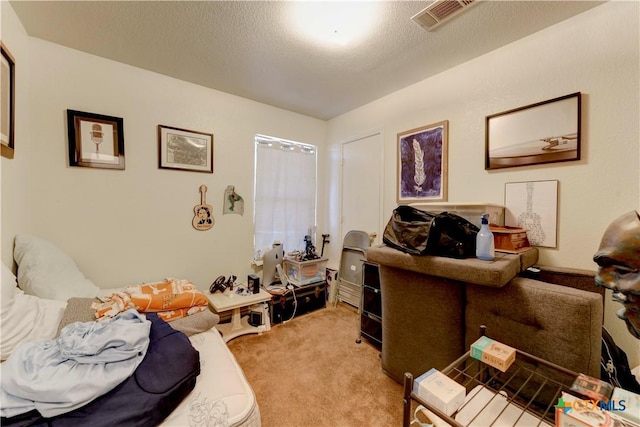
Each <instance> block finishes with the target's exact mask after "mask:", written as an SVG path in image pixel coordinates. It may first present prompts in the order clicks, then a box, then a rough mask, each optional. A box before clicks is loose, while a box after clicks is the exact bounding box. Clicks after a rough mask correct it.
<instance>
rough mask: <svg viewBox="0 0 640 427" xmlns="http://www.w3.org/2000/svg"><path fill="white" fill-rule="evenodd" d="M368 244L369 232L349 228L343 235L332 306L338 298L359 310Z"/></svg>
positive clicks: (369, 243)
mask: <svg viewBox="0 0 640 427" xmlns="http://www.w3.org/2000/svg"><path fill="white" fill-rule="evenodd" d="M369 246H371V240H370V239H369V234H368V233H366V232H364V231H360V230H351V231H349V232H348V233H347V234H346V235H345V236H344V240H343V242H342V254H341V256H340V268H339V270H338V283H337V290H336V293H337V295H336V298H334V299H333V305H334V306H335V305H337V303H338V300H340V301H343V302H346V303H347V304H350V305H352V306H354V307H356V308H357V309H358V312H360V300H361V297H362V263H363V261H365V260H366V259H367V252H366V249H367V248H368V247H369Z"/></svg>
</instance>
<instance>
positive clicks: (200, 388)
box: [0, 235, 261, 427]
mask: <svg viewBox="0 0 640 427" xmlns="http://www.w3.org/2000/svg"><path fill="white" fill-rule="evenodd" d="M14 259H15V261H16V263H17V264H18V274H17V277H16V276H15V275H14V274H13V273H12V271H11V270H10V269H9V268H7V267H6V266H5V265H4V264H3V265H2V300H1V304H2V307H1V310H0V314H1V321H2V322H1V323H2V335H1V336H0V352H1V355H2V360H3V363H2V365H0V369H2V371H3V377H4V368H5V367H7V366H12V365H10V364H9V363H7V362H5V359H8V358H9V357H10V356H11V354H12V353H14V352H19V349H20V347H21V346H22V345H24V344H25V343H32V344H31V345H33V343H42V342H45V341H47V340H49V341H51V340H53V339H54V338H55V337H57V336H58V334H60V333H61V330H62V328H63V327H64V326H65V325H69V324H72V323H74V322H85V321H87V316H88V315H89V314H88V313H90V309H89V307H90V303H91V301H93V300H94V299H95V297H96V296H97V295H106V294H109V293H110V292H111V291H112V290H102V289H99V288H98V287H96V286H95V285H94V284H93V283H92V282H91V281H89V280H87V279H86V278H85V277H84V275H82V273H81V272H80V271H79V270H78V269H77V266H76V265H75V263H74V261H73V260H72V259H71V258H70V257H69V256H68V255H67V254H65V253H64V252H62V251H61V250H60V249H58V248H57V247H56V246H54V245H53V244H52V243H50V242H48V241H46V240H44V239H41V238H38V237H35V236H29V235H18V236H16V239H15V249H14ZM17 285H19V287H18V286H17ZM202 314H203V315H204V314H207V315H208V316H215V318H216V320H215V321H213V323H212V321H211V318H210V317H206V319H207V320H206V321H203V320H202V319H204V318H205V317H202V316H201V317H199V319H200V322H199V323H198V322H196V321H191V320H188V319H180V320H183V321H182V324H181V326H173V329H175V330H180V331H181V332H183V333H184V334H185V335H188V341H189V342H190V344H191V345H192V346H193V348H194V349H195V350H197V352H198V353H199V374H198V375H197V377H196V379H195V386H193V385H192V387H193V389H192V390H191V391H190V392H188V394H187V395H186V397H184V398H183V399H182V400H181V401H179V402H177V401H173V402H171V405H172V406H171V407H172V408H173V407H174V406H175V408H174V409H173V410H172V411H171V413H169V414H168V416H166V418H164V419H163V420H162V422H161V423H160V425H162V426H176V427H177V426H179V427H185V426H221V427H222V426H237V427H258V426H260V424H261V420H260V411H259V408H258V405H257V401H256V398H255V394H254V393H253V390H252V388H251V386H250V384H249V383H248V382H247V379H246V378H245V376H244V373H243V372H242V369H241V368H240V366H239V365H238V363H237V362H236V360H235V358H234V356H233V354H232V353H231V351H230V350H229V348H228V347H227V345H226V343H225V342H224V340H223V339H222V336H221V335H220V333H219V332H218V331H217V329H216V328H215V327H212V326H214V325H215V323H217V320H219V318H217V316H216V315H214V314H212V313H210V312H208V311H207V312H206V313H202ZM147 317H148V316H147ZM187 318H198V317H197V315H196V316H187ZM162 323H164V322H162ZM172 323H174V324H176V325H178V324H179V323H180V322H178V321H176V322H169V323H168V324H169V325H172ZM204 325H206V327H205V326H204ZM187 345H188V344H187ZM145 357H148V356H145ZM14 359H15V358H14ZM137 370H139V368H137ZM4 387H5V385H4V384H3V390H4ZM116 388H117V387H116ZM109 393H111V392H109ZM109 393H107V395H108V394H109ZM102 397H103V396H100V397H98V398H97V399H96V401H97V400H98V399H101V398H102ZM92 404H93V402H92ZM3 405H5V403H3ZM87 406H89V405H87ZM3 410H4V408H3ZM80 413H81V412H80ZM3 414H6V413H5V412H3ZM16 419H17V418H16V417H11V418H3V419H2V425H8V424H10V423H9V422H8V421H12V420H13V421H15V420H16ZM81 424H82V423H81V422H79V423H78V424H76V425H81ZM127 424H129V425H135V423H131V424H130V423H127ZM13 425H30V424H29V423H26V422H23V423H20V422H14V423H13ZM51 425H55V423H52V424H51ZM138 425H148V424H144V423H139V424H138Z"/></svg>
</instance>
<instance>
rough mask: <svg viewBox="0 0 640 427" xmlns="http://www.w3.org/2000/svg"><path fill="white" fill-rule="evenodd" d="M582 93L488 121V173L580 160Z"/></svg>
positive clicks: (528, 107) (515, 110) (502, 114)
mask: <svg viewBox="0 0 640 427" xmlns="http://www.w3.org/2000/svg"><path fill="white" fill-rule="evenodd" d="M580 100H581V94H580V92H576V93H572V94H570V95H565V96H561V97H559V98H554V99H549V100H547V101H542V102H538V103H535V104H531V105H527V106H525V107H520V108H516V109H513V110H509V111H504V112H502V113H498V114H493V115H491V116H487V117H486V127H485V151H486V158H485V169H500V168H510V167H515V166H527V165H536V164H541V163H553V162H566V161H570V160H580V122H581V119H580V109H581V107H580Z"/></svg>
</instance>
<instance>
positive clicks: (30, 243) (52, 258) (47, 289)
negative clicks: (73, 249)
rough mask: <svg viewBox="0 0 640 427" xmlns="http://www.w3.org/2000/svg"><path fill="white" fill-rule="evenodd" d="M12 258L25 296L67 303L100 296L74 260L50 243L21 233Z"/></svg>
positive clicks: (17, 237) (16, 241)
mask: <svg viewBox="0 0 640 427" xmlns="http://www.w3.org/2000/svg"><path fill="white" fill-rule="evenodd" d="M13 257H14V259H15V260H16V263H17V264H18V286H20V288H21V289H22V290H24V292H25V293H26V294H29V295H35V296H38V297H40V298H46V299H53V300H59V301H65V302H66V301H67V300H68V299H69V298H72V297H94V296H96V295H97V294H98V291H99V288H98V287H97V286H96V285H95V284H93V282H92V281H91V280H88V279H86V278H85V277H84V275H83V274H82V273H81V272H80V270H78V267H77V266H76V263H75V262H74V261H73V259H71V257H70V256H69V255H67V254H66V253H65V252H63V251H62V250H60V249H58V248H57V247H56V246H55V245H54V244H52V243H51V242H49V241H47V240H44V239H41V238H39V237H34V236H30V235H27V234H19V235H17V236H16V240H15V248H14V250H13Z"/></svg>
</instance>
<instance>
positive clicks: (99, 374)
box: [0, 310, 151, 417]
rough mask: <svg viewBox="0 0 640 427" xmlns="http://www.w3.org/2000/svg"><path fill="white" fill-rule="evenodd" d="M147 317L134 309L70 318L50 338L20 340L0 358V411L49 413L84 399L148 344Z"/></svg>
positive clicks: (123, 375) (117, 377)
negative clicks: (93, 318)
mask: <svg viewBox="0 0 640 427" xmlns="http://www.w3.org/2000/svg"><path fill="white" fill-rule="evenodd" d="M150 329H151V323H150V322H149V321H148V320H146V318H145V317H144V316H143V315H141V314H139V313H138V312H137V311H136V310H128V311H126V312H123V313H120V314H119V315H117V316H116V317H114V318H112V319H110V320H107V321H104V322H87V323H80V322H76V323H72V324H70V325H68V326H66V327H65V328H64V329H63V330H62V331H61V333H60V336H59V337H58V338H56V339H54V340H49V341H44V342H37V343H28V344H24V345H22V346H21V347H19V348H18V349H16V351H14V352H13V353H12V354H11V356H10V357H9V358H8V359H7V360H6V361H5V362H4V363H3V364H2V379H1V389H0V402H1V407H0V415H1V416H2V417H13V416H16V415H20V414H24V413H26V412H29V411H32V410H37V411H38V412H39V413H40V414H41V415H42V416H44V417H53V416H56V415H59V414H63V413H66V412H69V411H71V410H73V409H76V408H79V407H81V406H84V405H86V404H87V403H89V402H91V401H92V400H94V399H96V398H97V397H99V396H101V395H103V394H105V393H107V392H108V391H110V390H111V389H113V388H114V387H116V386H117V385H118V384H120V383H121V382H123V381H124V380H125V379H127V378H128V377H129V376H131V374H132V373H133V372H134V371H135V370H136V368H137V367H138V365H139V364H140V363H141V362H142V360H143V358H144V356H145V354H146V352H147V348H148V346H149V331H150Z"/></svg>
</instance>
